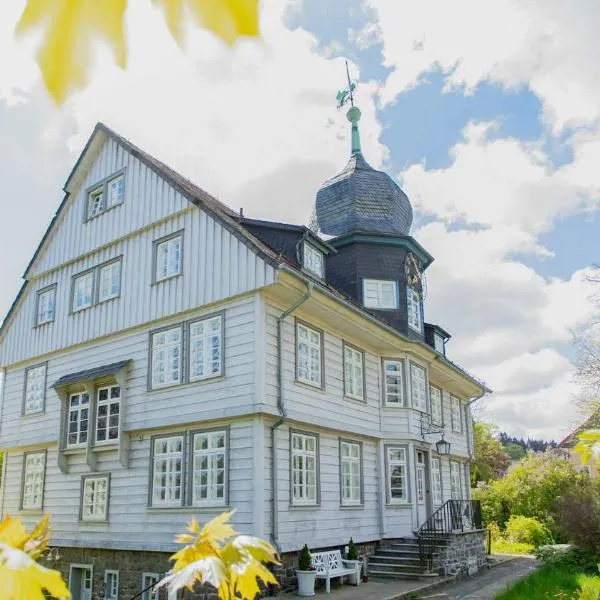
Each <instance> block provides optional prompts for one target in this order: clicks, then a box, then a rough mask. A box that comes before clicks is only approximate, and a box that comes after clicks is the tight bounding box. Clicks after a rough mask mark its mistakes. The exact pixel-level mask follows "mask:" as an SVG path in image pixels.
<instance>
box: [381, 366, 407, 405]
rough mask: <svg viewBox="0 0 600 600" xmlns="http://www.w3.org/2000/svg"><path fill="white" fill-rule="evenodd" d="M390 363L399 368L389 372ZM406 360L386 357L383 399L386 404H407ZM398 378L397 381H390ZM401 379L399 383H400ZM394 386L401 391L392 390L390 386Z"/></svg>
mask: <svg viewBox="0 0 600 600" xmlns="http://www.w3.org/2000/svg"><path fill="white" fill-rule="evenodd" d="M388 365H389V366H392V365H395V366H396V367H398V370H395V371H393V372H390V373H388ZM405 368H406V366H405V361H404V360H402V359H397V360H395V359H387V358H386V359H384V360H383V401H384V404H385V405H386V406H400V407H405V406H406V381H405ZM388 378H389V379H391V380H394V379H395V380H396V382H395V383H394V382H392V381H388ZM398 380H399V383H398ZM392 385H393V386H394V387H395V389H398V390H399V391H394V392H391V391H389V387H388V386H392Z"/></svg>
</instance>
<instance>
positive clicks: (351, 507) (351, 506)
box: [340, 504, 365, 510]
mask: <svg viewBox="0 0 600 600" xmlns="http://www.w3.org/2000/svg"><path fill="white" fill-rule="evenodd" d="M364 507H365V505H364V504H340V510H362V509H363V508H364Z"/></svg>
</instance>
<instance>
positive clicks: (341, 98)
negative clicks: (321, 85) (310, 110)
mask: <svg viewBox="0 0 600 600" xmlns="http://www.w3.org/2000/svg"><path fill="white" fill-rule="evenodd" d="M346 76H347V77H348V87H347V88H346V89H343V90H340V91H339V92H338V93H337V96H336V100H337V102H338V106H337V107H338V108H342V107H343V106H345V105H346V104H348V100H350V104H351V106H354V94H353V92H354V90H355V89H356V81H352V80H351V79H350V71H349V69H348V61H346Z"/></svg>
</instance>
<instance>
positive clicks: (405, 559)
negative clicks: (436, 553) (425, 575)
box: [369, 553, 421, 565]
mask: <svg viewBox="0 0 600 600" xmlns="http://www.w3.org/2000/svg"><path fill="white" fill-rule="evenodd" d="M372 562H376V563H386V564H389V565H420V564H421V559H420V557H419V556H418V555H417V556H398V555H396V556H386V555H384V554H379V553H378V554H375V555H374V556H371V558H370V559H369V563H372Z"/></svg>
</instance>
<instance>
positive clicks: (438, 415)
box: [429, 385, 444, 425]
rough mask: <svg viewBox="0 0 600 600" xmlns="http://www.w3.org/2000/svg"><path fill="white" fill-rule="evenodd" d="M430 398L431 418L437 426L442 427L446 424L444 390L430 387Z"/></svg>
mask: <svg viewBox="0 0 600 600" xmlns="http://www.w3.org/2000/svg"><path fill="white" fill-rule="evenodd" d="M429 397H430V398H431V418H432V420H433V422H434V423H436V424H437V425H442V424H443V422H444V417H443V411H442V390H440V388H437V387H435V386H433V385H430V386H429Z"/></svg>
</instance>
